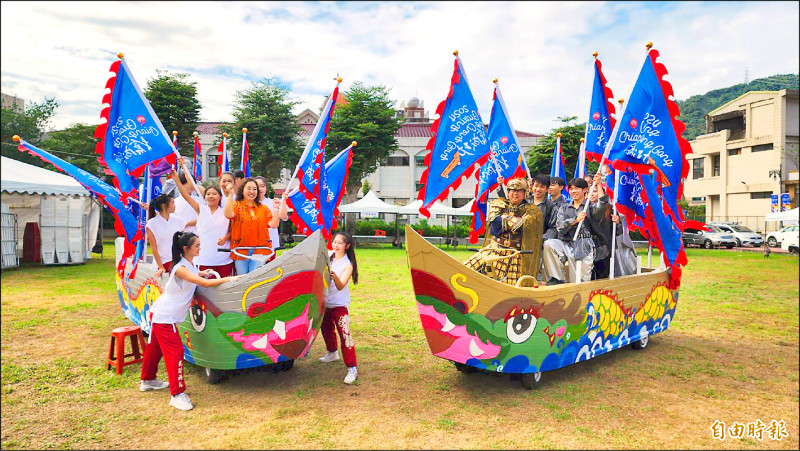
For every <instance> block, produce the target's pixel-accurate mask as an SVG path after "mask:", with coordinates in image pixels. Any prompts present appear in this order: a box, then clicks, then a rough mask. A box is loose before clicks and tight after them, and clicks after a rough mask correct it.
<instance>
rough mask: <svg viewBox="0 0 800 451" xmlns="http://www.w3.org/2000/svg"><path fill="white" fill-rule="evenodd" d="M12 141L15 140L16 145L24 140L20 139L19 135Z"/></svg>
mask: <svg viewBox="0 0 800 451" xmlns="http://www.w3.org/2000/svg"><path fill="white" fill-rule="evenodd" d="M11 139H13V140H14V142H15V143H18V142H20V141H22V138H20V137H19V135H14V136H12V137H11Z"/></svg>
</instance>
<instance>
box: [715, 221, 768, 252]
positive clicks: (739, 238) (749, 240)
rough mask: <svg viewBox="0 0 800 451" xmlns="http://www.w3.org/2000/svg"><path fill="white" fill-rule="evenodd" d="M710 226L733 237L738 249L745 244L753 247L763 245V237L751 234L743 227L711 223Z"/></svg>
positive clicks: (727, 223)
mask: <svg viewBox="0 0 800 451" xmlns="http://www.w3.org/2000/svg"><path fill="white" fill-rule="evenodd" d="M710 225H713V226H714V227H716V228H718V229H720V230H721V231H723V232H726V233H729V234H731V235H733V239H734V240H736V245H737V246H739V247H741V246H743V245H745V244H751V245H753V246H755V247H758V246H763V245H764V237H763V236H761V234H760V233H756V232H753V231H752V230H750V229H748V228H747V227H745V226H743V225H739V224H734V223H732V222H712V223H711V224H710Z"/></svg>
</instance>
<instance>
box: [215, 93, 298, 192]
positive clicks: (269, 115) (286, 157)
mask: <svg viewBox="0 0 800 451" xmlns="http://www.w3.org/2000/svg"><path fill="white" fill-rule="evenodd" d="M297 104H298V102H294V101H291V100H289V88H288V87H286V86H284V85H282V84H281V83H280V82H278V81H277V80H275V79H271V78H265V79H263V80H261V81H257V82H254V83H253V84H252V86H250V88H248V89H245V90H243V91H237V92H236V100H235V102H234V106H233V117H234V122H233V123H232V124H226V125H225V126H223V127H222V129H223V130H225V131H227V132H228V149H229V150H231V151H232V152H231V153H232V155H233V156H232V158H231V167H236V168H238V167H239V165H238V162H240V161H241V159H242V129H243V128H247V144H248V146H249V147H250V168H251V172H252V174H253V175H261V176H264V177H266V178H267V179H268V180H274V179H276V178H277V177H278V176H279V175H280V170H281V168H291V169H294V167H295V166H296V165H297V161H298V160H299V159H300V153H301V152H302V148H301V145H300V142H299V140H298V139H297V138H298V136H299V134H300V131H301V130H302V129H301V127H300V124H298V122H297V118H296V117H295V115H294V114H293V113H292V108H294V106H295V105H297Z"/></svg>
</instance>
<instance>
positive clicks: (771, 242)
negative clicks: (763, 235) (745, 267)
mask: <svg viewBox="0 0 800 451" xmlns="http://www.w3.org/2000/svg"><path fill="white" fill-rule="evenodd" d="M767 246H769V247H778V240H776V239H775V237H774V236H771V237H769V238H767Z"/></svg>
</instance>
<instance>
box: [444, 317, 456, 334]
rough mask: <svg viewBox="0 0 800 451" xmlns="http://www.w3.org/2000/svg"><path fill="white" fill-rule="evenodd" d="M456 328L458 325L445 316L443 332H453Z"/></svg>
mask: <svg viewBox="0 0 800 451" xmlns="http://www.w3.org/2000/svg"><path fill="white" fill-rule="evenodd" d="M454 327H456V325H455V324H453V323H452V322H450V319H449V318H447V317H446V316H445V317H444V326H442V332H450V331H451V330H453V328H454Z"/></svg>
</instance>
